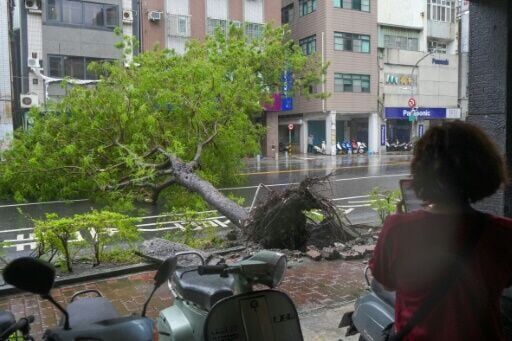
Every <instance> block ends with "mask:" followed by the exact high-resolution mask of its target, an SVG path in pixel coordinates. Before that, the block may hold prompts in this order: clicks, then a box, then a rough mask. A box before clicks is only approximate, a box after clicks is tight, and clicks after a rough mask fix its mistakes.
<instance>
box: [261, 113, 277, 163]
mask: <svg viewBox="0 0 512 341" xmlns="http://www.w3.org/2000/svg"><path fill="white" fill-rule="evenodd" d="M265 118H266V119H265V126H266V128H267V136H266V138H265V139H266V140H265V150H264V153H265V156H267V157H273V156H274V154H273V152H272V146H274V152H277V150H278V148H279V143H278V142H279V141H278V139H277V134H278V113H277V112H267V113H266V117H265Z"/></svg>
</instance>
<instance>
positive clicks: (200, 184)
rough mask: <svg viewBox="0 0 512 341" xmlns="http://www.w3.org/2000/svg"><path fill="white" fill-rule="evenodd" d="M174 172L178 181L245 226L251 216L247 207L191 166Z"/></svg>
mask: <svg viewBox="0 0 512 341" xmlns="http://www.w3.org/2000/svg"><path fill="white" fill-rule="evenodd" d="M183 166H184V165H183ZM173 174H174V176H175V177H176V183H178V184H180V185H182V186H184V187H186V188H187V189H188V190H190V191H192V192H194V193H197V194H199V195H200V196H201V197H202V198H203V199H204V200H205V201H206V202H207V203H208V204H210V205H211V206H212V207H214V208H215V209H216V210H217V211H219V212H220V213H221V214H223V215H224V216H225V217H226V218H228V219H229V220H231V222H233V224H235V225H236V226H238V227H243V225H244V223H245V221H246V220H247V218H248V217H249V213H248V212H247V210H246V209H245V208H243V207H242V206H240V205H238V204H237V203H236V202H234V201H233V200H231V199H229V198H228V197H226V196H225V195H224V194H222V193H221V192H220V191H219V190H217V189H216V188H215V187H214V186H213V185H212V184H211V183H209V182H208V181H206V180H203V179H201V178H200V177H199V176H197V175H196V174H195V173H194V171H193V170H191V169H190V168H189V167H186V166H185V167H179V169H175V170H174V173H173Z"/></svg>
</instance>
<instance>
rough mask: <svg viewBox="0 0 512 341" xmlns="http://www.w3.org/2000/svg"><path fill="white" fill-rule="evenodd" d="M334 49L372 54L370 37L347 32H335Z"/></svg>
mask: <svg viewBox="0 0 512 341" xmlns="http://www.w3.org/2000/svg"><path fill="white" fill-rule="evenodd" d="M334 49H335V50H339V51H352V52H359V53H370V36H369V35H364V34H354V33H345V32H334Z"/></svg>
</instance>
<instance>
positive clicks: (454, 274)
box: [389, 212, 487, 341]
mask: <svg viewBox="0 0 512 341" xmlns="http://www.w3.org/2000/svg"><path fill="white" fill-rule="evenodd" d="M476 215H477V217H476V218H477V219H476V221H477V222H478V224H475V225H476V226H475V230H472V231H471V232H472V233H471V238H470V239H469V240H468V241H467V243H466V244H465V245H464V248H463V250H462V255H461V261H460V262H456V264H455V265H454V266H453V267H451V268H450V269H449V271H448V273H447V275H446V276H445V277H443V279H444V280H442V281H441V282H440V283H439V285H438V286H436V287H435V288H434V290H433V291H432V293H431V295H430V296H429V297H428V299H426V300H425V303H423V305H422V306H420V307H419V308H418V310H416V312H415V313H414V315H413V316H412V317H411V318H410V319H409V321H407V324H406V325H405V326H404V327H403V328H402V329H400V331H399V332H398V333H396V334H394V335H391V336H390V337H389V341H401V340H402V339H403V338H404V337H405V336H406V335H407V334H409V333H410V332H411V330H412V329H413V328H414V327H415V326H416V325H417V324H418V323H420V322H421V321H422V320H423V319H424V318H425V317H426V316H427V314H428V313H429V312H431V311H432V309H433V308H434V306H435V305H436V304H437V303H438V302H439V301H440V300H441V298H443V296H445V295H446V294H447V293H448V291H449V289H450V288H451V287H452V285H453V284H454V283H455V281H456V280H457V278H458V277H459V276H460V274H461V272H462V271H463V270H464V268H465V266H466V265H467V263H468V262H469V258H470V256H471V255H472V253H473V250H474V249H475V248H476V245H477V244H478V241H479V240H480V236H481V235H482V232H483V231H484V229H485V226H484V225H485V223H486V220H487V216H486V215H485V214H483V213H479V212H478V213H476Z"/></svg>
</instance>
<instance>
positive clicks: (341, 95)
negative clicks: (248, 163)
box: [266, 0, 380, 155]
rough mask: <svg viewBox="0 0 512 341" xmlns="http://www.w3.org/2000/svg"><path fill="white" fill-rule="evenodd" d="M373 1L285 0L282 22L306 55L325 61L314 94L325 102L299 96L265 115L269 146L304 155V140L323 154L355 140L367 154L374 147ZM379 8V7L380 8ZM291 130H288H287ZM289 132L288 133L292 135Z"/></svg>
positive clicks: (374, 25) (374, 32) (374, 66)
mask: <svg viewBox="0 0 512 341" xmlns="http://www.w3.org/2000/svg"><path fill="white" fill-rule="evenodd" d="M377 3H378V1H377V0H334V1H318V0H283V1H282V8H281V16H282V23H283V24H288V25H289V26H290V29H291V35H292V38H293V39H294V40H295V41H296V42H297V43H298V44H300V46H301V47H302V50H303V52H304V53H305V54H308V55H312V54H314V55H315V57H316V58H319V59H321V62H322V63H323V65H326V63H329V67H328V69H327V74H326V76H325V81H324V82H323V83H322V84H320V85H319V86H318V87H317V88H316V89H314V91H317V92H320V91H321V92H324V93H328V94H330V96H329V97H328V98H326V99H323V100H322V99H309V98H304V97H300V96H297V97H296V98H294V103H293V109H292V110H289V111H281V112H267V114H266V122H267V148H266V154H267V155H271V153H272V152H273V149H272V147H274V148H278V145H279V144H281V145H286V144H288V143H289V142H290V141H289V139H291V143H292V146H293V151H295V152H297V151H299V152H303V153H305V152H307V145H308V139H311V138H312V139H313V144H314V145H316V146H321V145H322V144H323V143H325V146H326V153H327V154H333V155H334V154H335V153H336V142H338V141H342V140H345V139H349V138H351V137H355V138H357V139H358V140H359V141H363V142H365V143H367V144H368V145H369V147H370V151H372V152H373V151H375V148H377V147H378V135H377V136H373V135H372V134H371V132H372V131H373V130H376V129H377V128H375V129H374V126H375V127H377V125H378V115H377V91H378V86H377V84H378V69H377ZM379 6H380V4H379ZM290 128H291V129H290ZM290 130H291V131H290Z"/></svg>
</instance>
